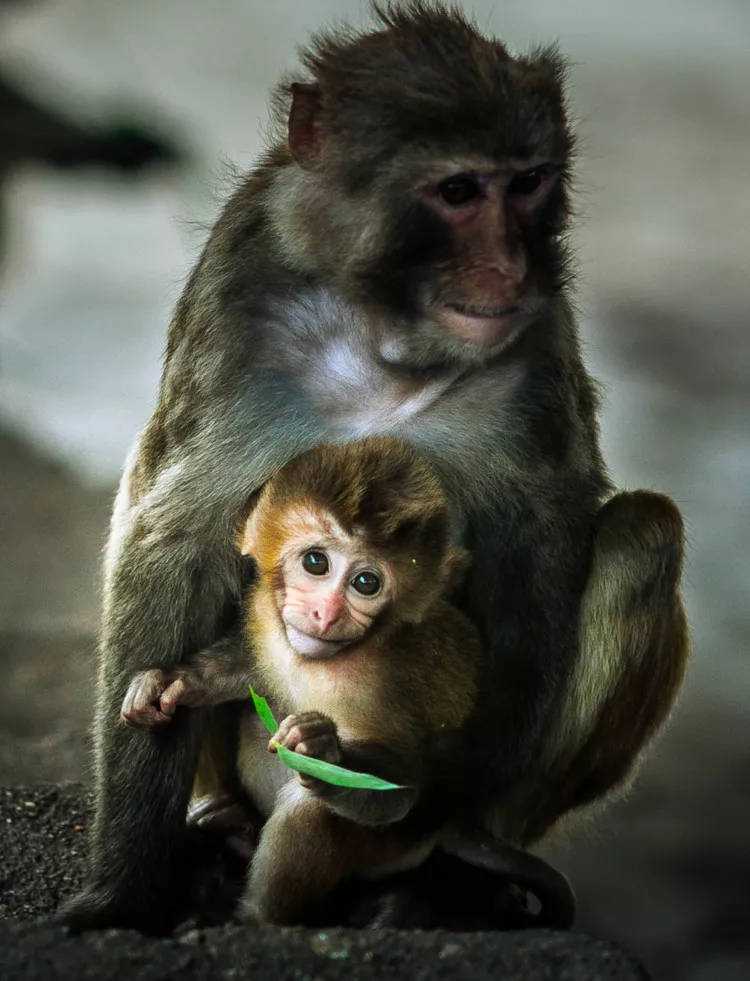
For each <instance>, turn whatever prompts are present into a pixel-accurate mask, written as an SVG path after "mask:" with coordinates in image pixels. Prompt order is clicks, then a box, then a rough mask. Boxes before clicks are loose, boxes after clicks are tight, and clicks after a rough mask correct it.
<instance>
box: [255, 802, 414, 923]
mask: <svg viewBox="0 0 750 981" xmlns="http://www.w3.org/2000/svg"><path fill="white" fill-rule="evenodd" d="M431 847H432V842H429V843H427V850H429V849H430V848H431ZM422 857H423V855H420V854H419V844H418V843H415V841H414V839H413V838H410V837H409V836H404V837H403V838H400V837H399V835H398V833H397V832H396V831H395V830H394V829H391V828H367V827H363V826H361V825H357V824H355V823H354V822H353V821H348V820H346V819H345V818H342V817H340V816H339V815H337V814H335V813H333V812H332V811H330V810H329V809H328V808H327V807H326V806H325V804H323V803H322V801H320V800H318V799H317V798H315V797H313V796H312V795H311V794H309V793H307V792H306V791H305V790H304V789H303V788H301V787H300V786H299V785H298V784H296V782H295V783H289V784H287V786H286V787H285V788H284V789H283V790H282V792H281V794H280V798H279V806H277V808H276V809H275V810H274V812H273V814H272V815H271V817H270V818H269V819H268V821H267V823H266V825H265V827H264V829H263V832H262V834H261V837H260V842H259V844H258V848H257V850H256V852H255V857H254V858H253V862H252V865H251V868H250V874H249V877H248V884H247V890H246V893H245V896H244V898H243V902H242V904H241V908H240V917H241V918H242V919H247V920H252V921H254V922H261V923H276V924H287V925H291V924H307V925H318V924H320V923H321V917H323V920H325V913H324V909H325V904H326V901H327V899H328V898H329V897H330V896H331V894H332V893H333V891H334V890H335V889H336V887H337V886H338V885H340V884H341V883H342V882H344V881H345V880H347V879H348V878H350V877H351V876H353V875H367V874H368V873H369V874H378V873H380V874H382V873H383V872H384V871H386V870H387V871H391V870H396V869H398V868H404V867H408V866H410V865H411V864H416V863H417V862H418V861H419V860H420V859H421V858H422Z"/></svg>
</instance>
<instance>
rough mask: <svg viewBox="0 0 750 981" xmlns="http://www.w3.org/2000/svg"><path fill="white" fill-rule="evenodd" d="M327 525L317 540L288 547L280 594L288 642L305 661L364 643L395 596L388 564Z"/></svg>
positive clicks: (282, 616) (329, 523)
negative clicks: (363, 640)
mask: <svg viewBox="0 0 750 981" xmlns="http://www.w3.org/2000/svg"><path fill="white" fill-rule="evenodd" d="M325 524H326V528H325V531H326V534H325V535H324V536H322V537H319V538H318V539H317V540H315V541H310V540H309V539H308V540H307V541H304V542H303V543H299V542H295V543H292V542H290V543H289V545H290V546H291V547H290V548H288V549H286V550H285V554H284V556H283V559H282V563H283V585H282V586H281V588H280V589H279V590H277V598H278V605H279V612H280V615H281V619H282V622H283V624H284V629H285V631H286V635H287V639H288V640H289V643H290V644H291V646H292V647H293V648H294V650H296V651H297V653H298V654H301V655H303V656H304V657H315V658H319V657H330V656H333V655H335V654H337V653H338V652H339V651H341V650H342V649H343V648H345V647H348V646H349V645H351V644H352V643H354V642H355V641H358V640H360V639H361V638H362V637H364V636H365V635H366V634H367V633H368V632H369V631H370V630H371V629H372V626H373V624H374V622H375V619H376V617H377V616H378V615H379V614H380V613H382V612H383V610H384V609H385V608H386V607H387V606H388V604H389V603H390V602H391V599H392V594H393V571H392V570H391V569H390V567H389V566H388V564H387V563H386V562H384V561H383V560H382V558H380V557H378V556H375V555H370V554H367V552H366V551H365V550H364V549H363V548H362V543H361V542H359V541H357V539H356V538H352V537H350V536H348V535H345V534H343V533H342V532H340V530H339V529H335V530H334V528H333V526H332V523H331V521H330V519H327V520H326V522H325ZM320 530H323V529H320ZM337 532H338V533H337ZM300 544H301V545H302V547H301V548H300Z"/></svg>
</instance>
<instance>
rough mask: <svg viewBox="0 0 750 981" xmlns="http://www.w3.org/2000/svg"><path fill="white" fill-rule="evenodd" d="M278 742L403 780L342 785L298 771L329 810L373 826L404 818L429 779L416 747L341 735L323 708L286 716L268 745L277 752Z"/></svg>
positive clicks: (314, 754)
mask: <svg viewBox="0 0 750 981" xmlns="http://www.w3.org/2000/svg"><path fill="white" fill-rule="evenodd" d="M277 743H280V744H281V745H282V746H284V747H286V748H287V749H291V750H294V751H295V752H297V753H301V754H302V755H304V756H310V757H312V758H314V759H318V760H324V761H325V762H327V763H335V764H336V765H337V766H343V767H345V768H346V769H347V770H355V771H356V772H358V773H370V774H372V775H374V776H377V777H381V778H382V779H384V780H388V781H390V782H391V783H396V784H400V785H402V786H401V788H400V789H399V790H366V789H363V788H352V787H337V786H335V785H334V784H330V783H326V782H325V781H324V780H318V779H315V778H314V777H310V776H307V775H305V774H299V780H300V783H301V784H302V786H303V787H306V788H307V789H308V790H309V791H310V792H311V793H312V794H314V795H315V796H316V797H317V798H319V799H320V800H321V801H323V802H325V804H326V806H327V807H328V808H329V810H331V811H334V812H335V813H336V814H339V815H340V816H341V817H345V818H348V819H349V820H350V821H354V822H355V823H356V824H361V825H368V826H373V827H374V826H376V825H381V824H393V823H394V822H396V821H400V820H402V818H404V817H405V816H406V815H407V814H408V813H409V811H410V810H411V808H412V807H413V806H414V804H415V802H416V800H417V798H418V796H419V790H420V783H422V782H423V780H424V776H423V773H422V772H421V770H422V767H421V766H420V765H419V764H420V761H419V760H418V758H417V754H416V752H409V750H408V749H406V748H404V747H401V748H398V749H397V748H393V747H390V746H386V745H383V744H380V743H365V742H356V741H354V740H347V739H344V740H342V739H341V738H340V736H339V734H338V732H337V729H336V725H335V723H334V722H333V720H332V719H329V718H328V717H327V716H325V715H322V714H321V713H320V712H305V713H301V714H299V715H289V716H287V717H286V719H284V721H283V722H282V723H281V725H280V726H279V729H278V732H276V734H275V735H274V736H273V737H272V739H271V741H270V743H269V746H268V748H269V749H270V750H271V751H272V752H275V749H274V747H275V745H276V744H277Z"/></svg>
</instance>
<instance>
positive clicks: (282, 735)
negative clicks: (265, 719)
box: [271, 715, 297, 744]
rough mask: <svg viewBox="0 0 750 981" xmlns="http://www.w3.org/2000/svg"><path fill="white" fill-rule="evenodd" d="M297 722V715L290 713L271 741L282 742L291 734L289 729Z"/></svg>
mask: <svg viewBox="0 0 750 981" xmlns="http://www.w3.org/2000/svg"><path fill="white" fill-rule="evenodd" d="M296 723H297V716H296V715H288V716H287V717H286V718H285V719H284V721H283V722H282V723H281V725H280V726H279V728H278V729H277V731H276V733H275V734H274V735H273V736H272V739H271V741H272V742H276V743H282V744H283V742H284V740H285V739H286V737H287V735H288V734H289V730H290V729H292V728H293V727H294V726H295V725H296Z"/></svg>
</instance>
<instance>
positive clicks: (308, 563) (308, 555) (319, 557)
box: [302, 549, 330, 576]
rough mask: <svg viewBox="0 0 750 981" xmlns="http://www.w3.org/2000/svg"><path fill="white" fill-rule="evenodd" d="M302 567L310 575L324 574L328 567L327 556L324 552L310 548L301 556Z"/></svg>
mask: <svg viewBox="0 0 750 981" xmlns="http://www.w3.org/2000/svg"><path fill="white" fill-rule="evenodd" d="M302 568H303V569H304V570H305V572H309V573H310V575H311V576H324V575H325V574H326V573H327V572H328V570H329V568H330V563H329V561H328V556H327V555H326V553H325V552H317V551H316V550H315V549H310V551H309V552H305V554H304V555H303V556H302Z"/></svg>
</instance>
